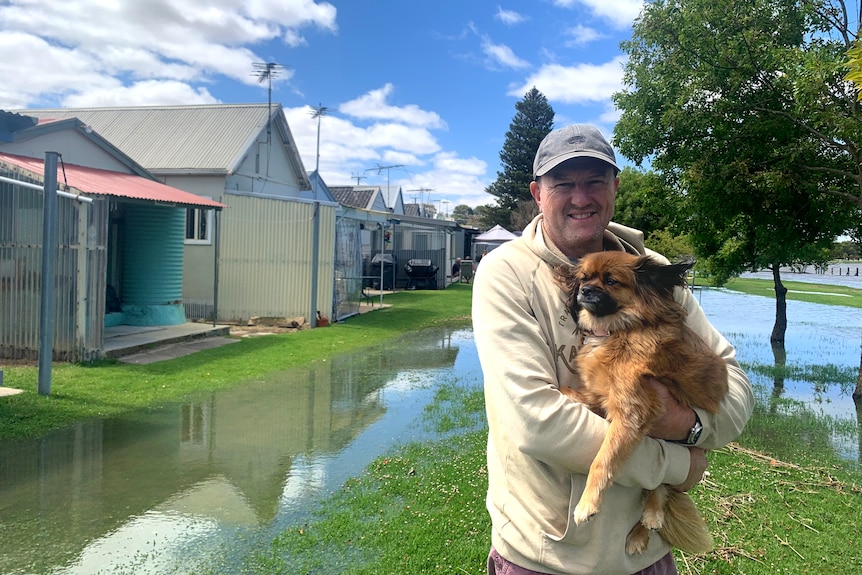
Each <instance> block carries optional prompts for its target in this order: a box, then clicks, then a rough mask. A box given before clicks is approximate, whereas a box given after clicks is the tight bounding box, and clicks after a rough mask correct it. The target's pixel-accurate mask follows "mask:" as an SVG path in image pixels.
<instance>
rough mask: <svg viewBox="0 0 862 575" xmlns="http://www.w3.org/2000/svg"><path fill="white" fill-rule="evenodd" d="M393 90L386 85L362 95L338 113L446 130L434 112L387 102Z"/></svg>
mask: <svg viewBox="0 0 862 575" xmlns="http://www.w3.org/2000/svg"><path fill="white" fill-rule="evenodd" d="M394 90H395V87H394V86H393V85H392V84H386V85H385V86H383V87H382V88H379V89H377V90H371V91H370V92H368V93H366V94H363V95H362V96H360V97H359V98H356V99H355V100H351V101H349V102H345V103H344V104H341V105H340V106H339V107H338V111H339V112H341V113H342V114H347V115H349V116H353V117H354V118H359V119H363V120H365V119H372V120H393V121H396V122H403V123H405V124H411V125H414V126H423V127H428V128H441V129H445V128H446V123H445V122H443V120H442V119H441V118H440V116H439V115H437V114H436V113H435V112H426V111H425V110H422V109H420V108H419V106H416V105H414V104H410V105H408V106H403V107H397V106H392V105H390V104H389V103H388V102H387V99H388V98H389V96H390V95H391V94H392V92H393V91H394Z"/></svg>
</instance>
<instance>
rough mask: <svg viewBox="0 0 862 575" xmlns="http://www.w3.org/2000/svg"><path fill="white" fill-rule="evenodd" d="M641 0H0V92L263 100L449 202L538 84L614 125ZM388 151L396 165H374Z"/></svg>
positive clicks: (490, 172)
mask: <svg viewBox="0 0 862 575" xmlns="http://www.w3.org/2000/svg"><path fill="white" fill-rule="evenodd" d="M642 4H643V3H642V2H640V1H636V0H517V1H502V2H485V1H481V0H479V1H470V0H460V1H455V0H435V1H433V2H426V1H420V0H400V1H399V0H379V1H374V0H352V1H348V0H344V1H339V0H331V1H329V2H323V1H314V0H209V1H197V0H64V1H63V2H57V1H56V0H0V78H3V82H2V83H0V109H18V108H27V107H30V108H38V107H85V106H127V105H181V104H207V103H261V102H266V101H267V88H266V87H267V83H266V82H264V83H259V82H258V81H257V78H256V77H255V75H254V71H255V68H254V64H255V63H265V62H275V63H278V64H280V65H282V66H283V67H284V68H283V69H281V70H280V71H279V73H278V74H277V75H276V77H275V80H274V82H273V95H272V98H273V101H274V102H278V103H281V105H282V106H283V107H284V109H285V113H286V115H287V119H288V122H289V124H290V127H291V130H292V132H293V135H294V138H295V139H296V141H297V145H298V146H299V150H300V154H301V155H302V159H303V163H304V164H305V167H306V169H307V170H308V171H311V170H313V169H314V168H315V165H316V161H317V158H316V146H317V121H316V120H314V119H313V118H312V117H311V109H312V107H313V106H317V105H323V106H325V107H327V108H328V110H329V115H327V116H326V117H324V118H323V119H322V121H321V129H320V172H321V174H322V176H323V178H324V180H325V181H326V182H327V183H328V184H330V185H347V184H355V183H357V181H359V182H360V183H362V184H372V185H384V186H385V185H387V176H388V179H389V184H390V185H391V186H393V187H394V186H401V188H402V190H403V192H404V199H405V201H406V202H413V201H422V202H427V203H432V204H434V205H435V206H436V207H437V208H438V209H439V210H441V211H444V212H449V211H451V209H452V208H453V207H454V206H455V205H458V204H467V205H470V206H471V207H475V206H477V205H483V204H487V203H492V202H493V200H494V198H493V197H491V196H488V195H486V194H484V188H485V187H486V186H487V185H489V184H490V183H491V182H493V181H494V180H495V179H496V177H497V172H498V171H499V170H500V169H501V166H500V161H499V152H500V149H501V147H502V144H503V140H504V137H505V134H506V130H507V129H508V127H509V123H510V122H511V121H512V118H513V116H514V114H515V103H516V102H517V101H518V100H519V99H521V98H522V97H523V95H524V93H525V92H526V91H527V90H529V89H530V88H531V87H532V86H536V87H537V88H538V89H539V90H540V91H542V93H544V94H545V96H547V98H548V100H549V103H550V104H551V106H552V107H553V108H554V110H555V112H556V118H555V122H556V125H564V124H566V123H570V122H589V123H593V124H596V125H597V126H599V127H600V128H601V130H602V131H603V132H604V133H605V135H606V136H608V137H610V136H611V135H612V131H613V126H614V123H615V122H616V120H617V118H618V112H617V111H616V110H615V109H614V107H613V103H612V102H611V99H610V98H611V94H613V93H614V92H615V91H617V90H619V89H620V88H621V86H622V73H623V64H624V58H623V55H622V53H621V52H620V49H619V43H620V41H622V40H625V39H627V38H628V37H629V36H630V34H631V24H632V21H633V20H634V18H635V17H636V16H637V14H638V13H639V11H640V9H641V7H642ZM381 166H398V167H391V168H390V169H388V170H387V169H380V167H381Z"/></svg>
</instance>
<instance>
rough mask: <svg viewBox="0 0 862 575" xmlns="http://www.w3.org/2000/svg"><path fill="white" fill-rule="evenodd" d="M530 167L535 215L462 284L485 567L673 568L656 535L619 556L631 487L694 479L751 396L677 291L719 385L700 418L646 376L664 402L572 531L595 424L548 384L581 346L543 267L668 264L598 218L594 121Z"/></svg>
mask: <svg viewBox="0 0 862 575" xmlns="http://www.w3.org/2000/svg"><path fill="white" fill-rule="evenodd" d="M533 168H534V181H533V182H531V183H530V193H531V194H532V196H533V198H534V199H535V201H536V203H537V204H538V206H539V209H540V214H539V215H538V216H537V217H536V218H535V219H534V220H533V221H532V222H531V223H530V224H529V225H528V226H527V227H526V229H525V230H524V233H523V235H522V236H521V237H520V238H518V239H516V240H513V241H511V242H507V243H506V244H504V245H503V246H501V247H500V248H498V249H496V250H494V251H493V252H492V253H490V254H488V256H487V257H486V258H483V264H482V266H480V268H479V270H477V273H476V277H475V279H474V298H473V329H474V333H475V338H476V344H477V348H478V351H479V358H480V361H481V363H482V370H483V374H484V380H485V402H486V410H487V416H488V427H489V436H488V483H489V485H488V497H487V506H488V511H489V513H490V515H491V519H492V548H491V553H490V555H489V558H488V573H489V575H503V574H506V575H546V574H547V575H577V574H587V573H590V574H593V573H596V574H597V573H602V574H607V575H631V574H641V575H669V574H675V573H677V570H676V566H675V565H674V562H673V557H672V555H671V552H670V548H669V546H668V545H667V543H665V542H664V540H662V539H661V537H660V536H659V535H658V534H657V533H653V534H652V535H651V536H650V541H649V545H648V546H647V549H646V550H645V551H644V552H643V553H639V554H628V553H626V550H625V545H626V537H627V535H628V533H629V531H630V530H631V529H632V527H633V526H634V525H635V524H637V522H638V521H639V520H640V517H641V512H642V510H643V503H642V492H643V490H644V489H653V488H655V487H656V486H658V485H660V484H668V485H672V486H673V487H674V488H675V489H678V490H680V491H687V490H689V489H691V488H692V487H694V485H696V484H697V483H698V482H699V481H700V480H701V478H702V476H703V473H704V471H705V470H706V467H707V460H706V454H705V450H707V449H715V448H718V447H721V446H722V445H725V444H726V443H728V442H729V441H732V440H733V439H734V438H736V437H737V436H738V435H739V434H740V433H741V432H742V429H743V427H744V426H745V423H746V421H747V420H748V417H749V415H750V414H751V410H752V408H753V403H754V400H753V395H752V392H751V385H750V383H749V381H748V378H747V377H746V375H745V374H744V373H743V371H742V370H741V369H740V367H739V365H738V363H737V362H736V359H735V356H736V352H735V350H734V349H733V347H732V346H731V345H730V343H729V342H728V341H727V340H726V339H725V338H724V337H723V336H722V335H721V334H719V333H718V332H717V331H716V330H715V329H714V328H713V327H712V326H711V325H710V324H709V322H708V320H707V319H706V317H705V315H704V313H703V310H702V309H701V308H700V306H699V304H698V303H697V301H696V300H695V299H694V297H692V295H691V294H690V293H689V292H688V291H687V290H681V289H680V290H677V293H676V294H675V296H676V298H677V300H678V301H680V303H682V304H683V306H684V307H685V308H686V310H687V312H688V316H687V320H686V322H687V324H688V325H689V326H690V327H691V328H692V329H694V331H695V332H697V333H698V334H699V335H700V336H701V337H702V338H703V339H704V340H705V341H706V343H707V344H708V345H709V347H711V348H712V349H713V350H714V351H715V352H716V353H717V354H718V355H719V356H721V357H722V358H723V359H724V360H725V362H726V363H727V368H728V384H729V388H730V389H729V392H728V393H727V396H726V397H725V399H724V400H723V401H722V403H721V409H720V411H719V413H718V414H711V413H708V412H705V411H702V410H699V409H698V410H695V409H691V408H688V407H683V406H681V405H679V404H678V403H677V402H676V401H675V400H674V399H673V398H672V397H671V396H670V394H669V393H668V391H667V388H666V387H664V386H663V385H662V384H661V383H659V382H658V381H652V382H650V384H651V385H653V386H654V387H655V389H656V391H657V393H658V394H659V396H660V397H661V398H662V400H663V401H664V404H665V415H664V417H663V418H662V419H661V420H659V421H658V422H657V423H656V424H655V425H654V426H653V427H652V428H651V430H650V434H649V435H650V437H648V438H645V439H644V440H642V441H641V442H640V443H639V444H638V447H637V448H636V450H635V452H634V453H633V454H632V455H631V456H630V458H629V459H628V460H627V461H626V462H625V464H624V465H623V466H622V468H621V469H620V471H619V473H618V474H617V476H616V477H614V479H613V481H614V483H613V485H611V486H610V487H608V489H607V491H606V494H605V497H604V500H603V502H602V505H601V508H600V509H599V512H598V513H597V514H596V515H595V516H594V517H593V518H592V519H591V520H590V521H588V522H587V523H581V524H579V525H576V524H575V523H574V521H573V519H572V513H573V509H574V506H575V505H576V504H577V502H578V500H579V497H580V494H581V493H582V491H583V488H584V482H585V480H586V474H587V472H588V470H589V467H590V464H591V463H592V461H593V459H594V457H595V455H596V453H597V452H598V449H599V446H600V445H601V442H602V440H603V439H604V437H605V434H606V431H607V427H608V423H607V421H606V420H604V419H603V418H601V417H600V416H598V415H596V414H594V413H593V412H591V411H590V410H589V409H587V408H586V407H585V406H584V405H582V404H579V403H576V402H574V401H571V400H570V399H568V398H566V397H564V396H563V394H561V393H560V392H559V389H560V388H561V387H572V388H578V387H579V382H578V376H577V374H576V371H575V368H574V365H575V364H574V358H575V355H576V353H577V350H578V348H579V347H580V342H579V341H578V340H577V337H576V333H577V331H578V330H577V318H576V317H572V314H570V313H569V312H568V311H567V309H566V305H565V303H566V302H565V300H566V297H565V296H564V294H563V292H562V290H561V288H560V287H559V285H558V284H557V283H556V282H555V280H554V274H553V270H554V267H556V266H558V265H561V264H567V263H568V264H570V263H575V262H577V260H578V258H580V257H582V256H584V255H586V254H588V253H592V252H598V251H607V250H617V251H625V252H629V253H633V254H649V255H652V256H654V257H657V259H659V260H661V261H664V262H665V263H666V262H667V260H665V259H664V258H663V257H661V256H659V255H658V254H655V252H651V251H650V250H648V249H646V248H645V247H644V243H643V234H642V233H641V232H639V231H637V230H634V229H631V228H626V227H624V226H621V225H618V224H615V223H612V222H611V218H612V216H613V212H614V200H615V198H616V191H617V188H618V186H619V178H618V177H617V176H618V173H619V168H618V167H617V163H616V157H615V154H614V151H613V148H612V147H611V145H610V143H608V141H607V140H606V139H605V138H604V137H603V136H602V134H601V133H600V132H599V131H598V129H596V128H595V127H593V126H589V125H585V124H576V125H571V126H566V127H564V128H562V129H559V130H556V131H554V132H551V133H550V134H548V136H547V137H546V138H545V139H544V140H543V141H542V143H541V145H540V146H539V149H538V151H537V153H536V157H535V161H534V165H533Z"/></svg>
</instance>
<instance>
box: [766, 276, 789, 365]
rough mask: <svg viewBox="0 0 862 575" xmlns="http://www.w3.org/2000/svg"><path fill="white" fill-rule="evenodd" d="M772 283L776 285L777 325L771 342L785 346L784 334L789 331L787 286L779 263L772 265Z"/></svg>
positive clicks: (773, 330)
mask: <svg viewBox="0 0 862 575" xmlns="http://www.w3.org/2000/svg"><path fill="white" fill-rule="evenodd" d="M772 283H773V284H774V286H775V325H774V326H773V327H772V335H771V336H769V342H770V343H771V344H772V345H773V347H774V346H776V345H780V346H781V347H782V348H783V347H784V334H785V332H786V331H787V288H786V287H784V284H782V283H781V270H779V269H778V265H777V264H776V265H773V266H772Z"/></svg>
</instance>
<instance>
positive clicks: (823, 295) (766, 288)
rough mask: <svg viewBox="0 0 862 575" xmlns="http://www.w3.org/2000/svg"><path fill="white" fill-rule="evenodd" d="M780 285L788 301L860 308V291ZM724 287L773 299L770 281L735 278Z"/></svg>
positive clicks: (799, 283) (801, 285)
mask: <svg viewBox="0 0 862 575" xmlns="http://www.w3.org/2000/svg"><path fill="white" fill-rule="evenodd" d="M781 283H783V284H784V287H786V288H787V290H788V292H787V299H789V300H797V301H807V302H812V303H822V304H827V305H843V306H848V307H862V290H860V289H856V288H851V287H846V286H836V285H828V284H814V283H807V282H793V281H789V282H785V281H782V282H781ZM724 287H726V288H727V289H729V290H733V291H739V292H742V293H747V294H750V295H760V296H764V297H768V298H772V299H775V287H774V285H773V283H772V280H761V279H753V278H736V279H732V280H730V281H729V282H727V284H726V285H725V286H724Z"/></svg>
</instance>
